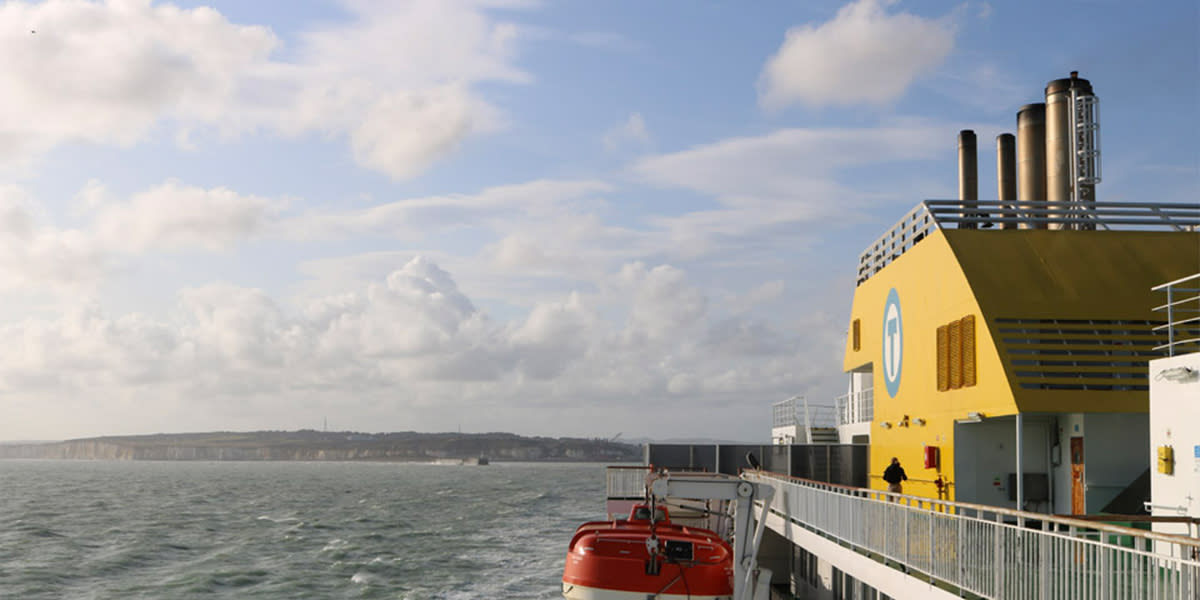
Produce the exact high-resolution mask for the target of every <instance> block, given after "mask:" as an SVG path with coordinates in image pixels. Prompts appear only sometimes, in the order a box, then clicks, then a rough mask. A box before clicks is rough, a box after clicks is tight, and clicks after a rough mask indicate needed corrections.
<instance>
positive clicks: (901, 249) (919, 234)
mask: <svg viewBox="0 0 1200 600" xmlns="http://www.w3.org/2000/svg"><path fill="white" fill-rule="evenodd" d="M950 228H958V229H1017V228H1021V229H1076V230H1141V231H1147V230H1149V231H1154V230H1160V231H1162V230H1165V231H1200V204H1182V203H1181V204H1173V203H1158V204H1155V203H1145V202H1087V203H1078V202H1000V201H996V200H978V201H975V200H972V201H966V202H964V201H962V200H926V201H924V202H922V203H920V204H918V205H917V206H916V207H915V208H913V209H912V210H910V211H908V214H906V215H904V217H902V218H901V219H900V220H899V221H897V222H896V224H895V225H893V226H892V228H891V229H889V230H888V231H887V232H886V233H884V234H883V235H882V236H880V238H879V239H878V240H876V241H875V242H874V243H873V244H871V245H870V246H868V247H867V249H866V250H863V252H862V254H860V255H859V257H858V275H857V278H856V285H861V284H862V283H863V282H864V281H866V280H867V279H870V278H871V276H872V275H874V274H876V273H878V272H879V271H880V270H881V269H883V268H884V267H886V266H887V265H888V264H889V263H891V262H892V261H893V260H896V259H897V258H899V257H900V255H902V254H904V253H905V252H907V251H908V250H910V249H911V248H912V247H913V246H914V245H916V243H917V242H920V241H921V240H922V239H924V238H925V237H926V236H928V235H929V234H931V233H933V232H935V231H937V230H939V229H950Z"/></svg>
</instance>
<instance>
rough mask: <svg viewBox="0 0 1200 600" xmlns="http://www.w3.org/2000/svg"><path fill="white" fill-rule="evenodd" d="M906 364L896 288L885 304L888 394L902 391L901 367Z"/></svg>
mask: <svg viewBox="0 0 1200 600" xmlns="http://www.w3.org/2000/svg"><path fill="white" fill-rule="evenodd" d="M903 365H904V327H903V326H902V323H901V320H900V296H899V295H898V294H897V293H896V288H892V290H891V291H890V292H888V297H887V304H885V305H884V306H883V381H884V383H886V384H887V391H888V396H891V397H893V398H895V397H896V392H898V391H900V368H901V367H902V366H903Z"/></svg>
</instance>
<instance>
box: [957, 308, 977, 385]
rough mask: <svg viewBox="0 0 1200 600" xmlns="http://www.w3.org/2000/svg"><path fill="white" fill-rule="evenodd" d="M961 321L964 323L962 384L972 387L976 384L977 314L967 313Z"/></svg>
mask: <svg viewBox="0 0 1200 600" xmlns="http://www.w3.org/2000/svg"><path fill="white" fill-rule="evenodd" d="M959 323H961V324H962V325H961V326H962V373H963V382H962V384H963V386H966V387H970V386H973V385H975V315H967V316H965V317H963V318H962V320H961V321H959Z"/></svg>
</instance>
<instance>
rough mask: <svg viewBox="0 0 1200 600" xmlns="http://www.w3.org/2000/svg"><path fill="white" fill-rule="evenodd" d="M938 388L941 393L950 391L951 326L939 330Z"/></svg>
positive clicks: (943, 326)
mask: <svg viewBox="0 0 1200 600" xmlns="http://www.w3.org/2000/svg"><path fill="white" fill-rule="evenodd" d="M937 386H938V391H939V392H944V391H946V390H948V389H950V326H949V325H942V326H941V327H938V328H937Z"/></svg>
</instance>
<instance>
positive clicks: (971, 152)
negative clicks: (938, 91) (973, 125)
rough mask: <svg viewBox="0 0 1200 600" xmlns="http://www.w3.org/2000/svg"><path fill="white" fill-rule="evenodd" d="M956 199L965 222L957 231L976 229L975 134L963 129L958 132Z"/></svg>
mask: <svg viewBox="0 0 1200 600" xmlns="http://www.w3.org/2000/svg"><path fill="white" fill-rule="evenodd" d="M958 199H959V201H961V202H962V206H963V212H962V213H961V215H960V216H961V217H963V218H964V219H966V220H967V221H966V222H962V223H959V224H958V228H959V229H975V228H977V227H978V224H977V220H978V218H979V211H978V210H977V207H978V204H977V203H978V201H979V161H978V154H977V152H976V147H975V132H974V131H971V130H970V129H964V130H962V131H960V132H958Z"/></svg>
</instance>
